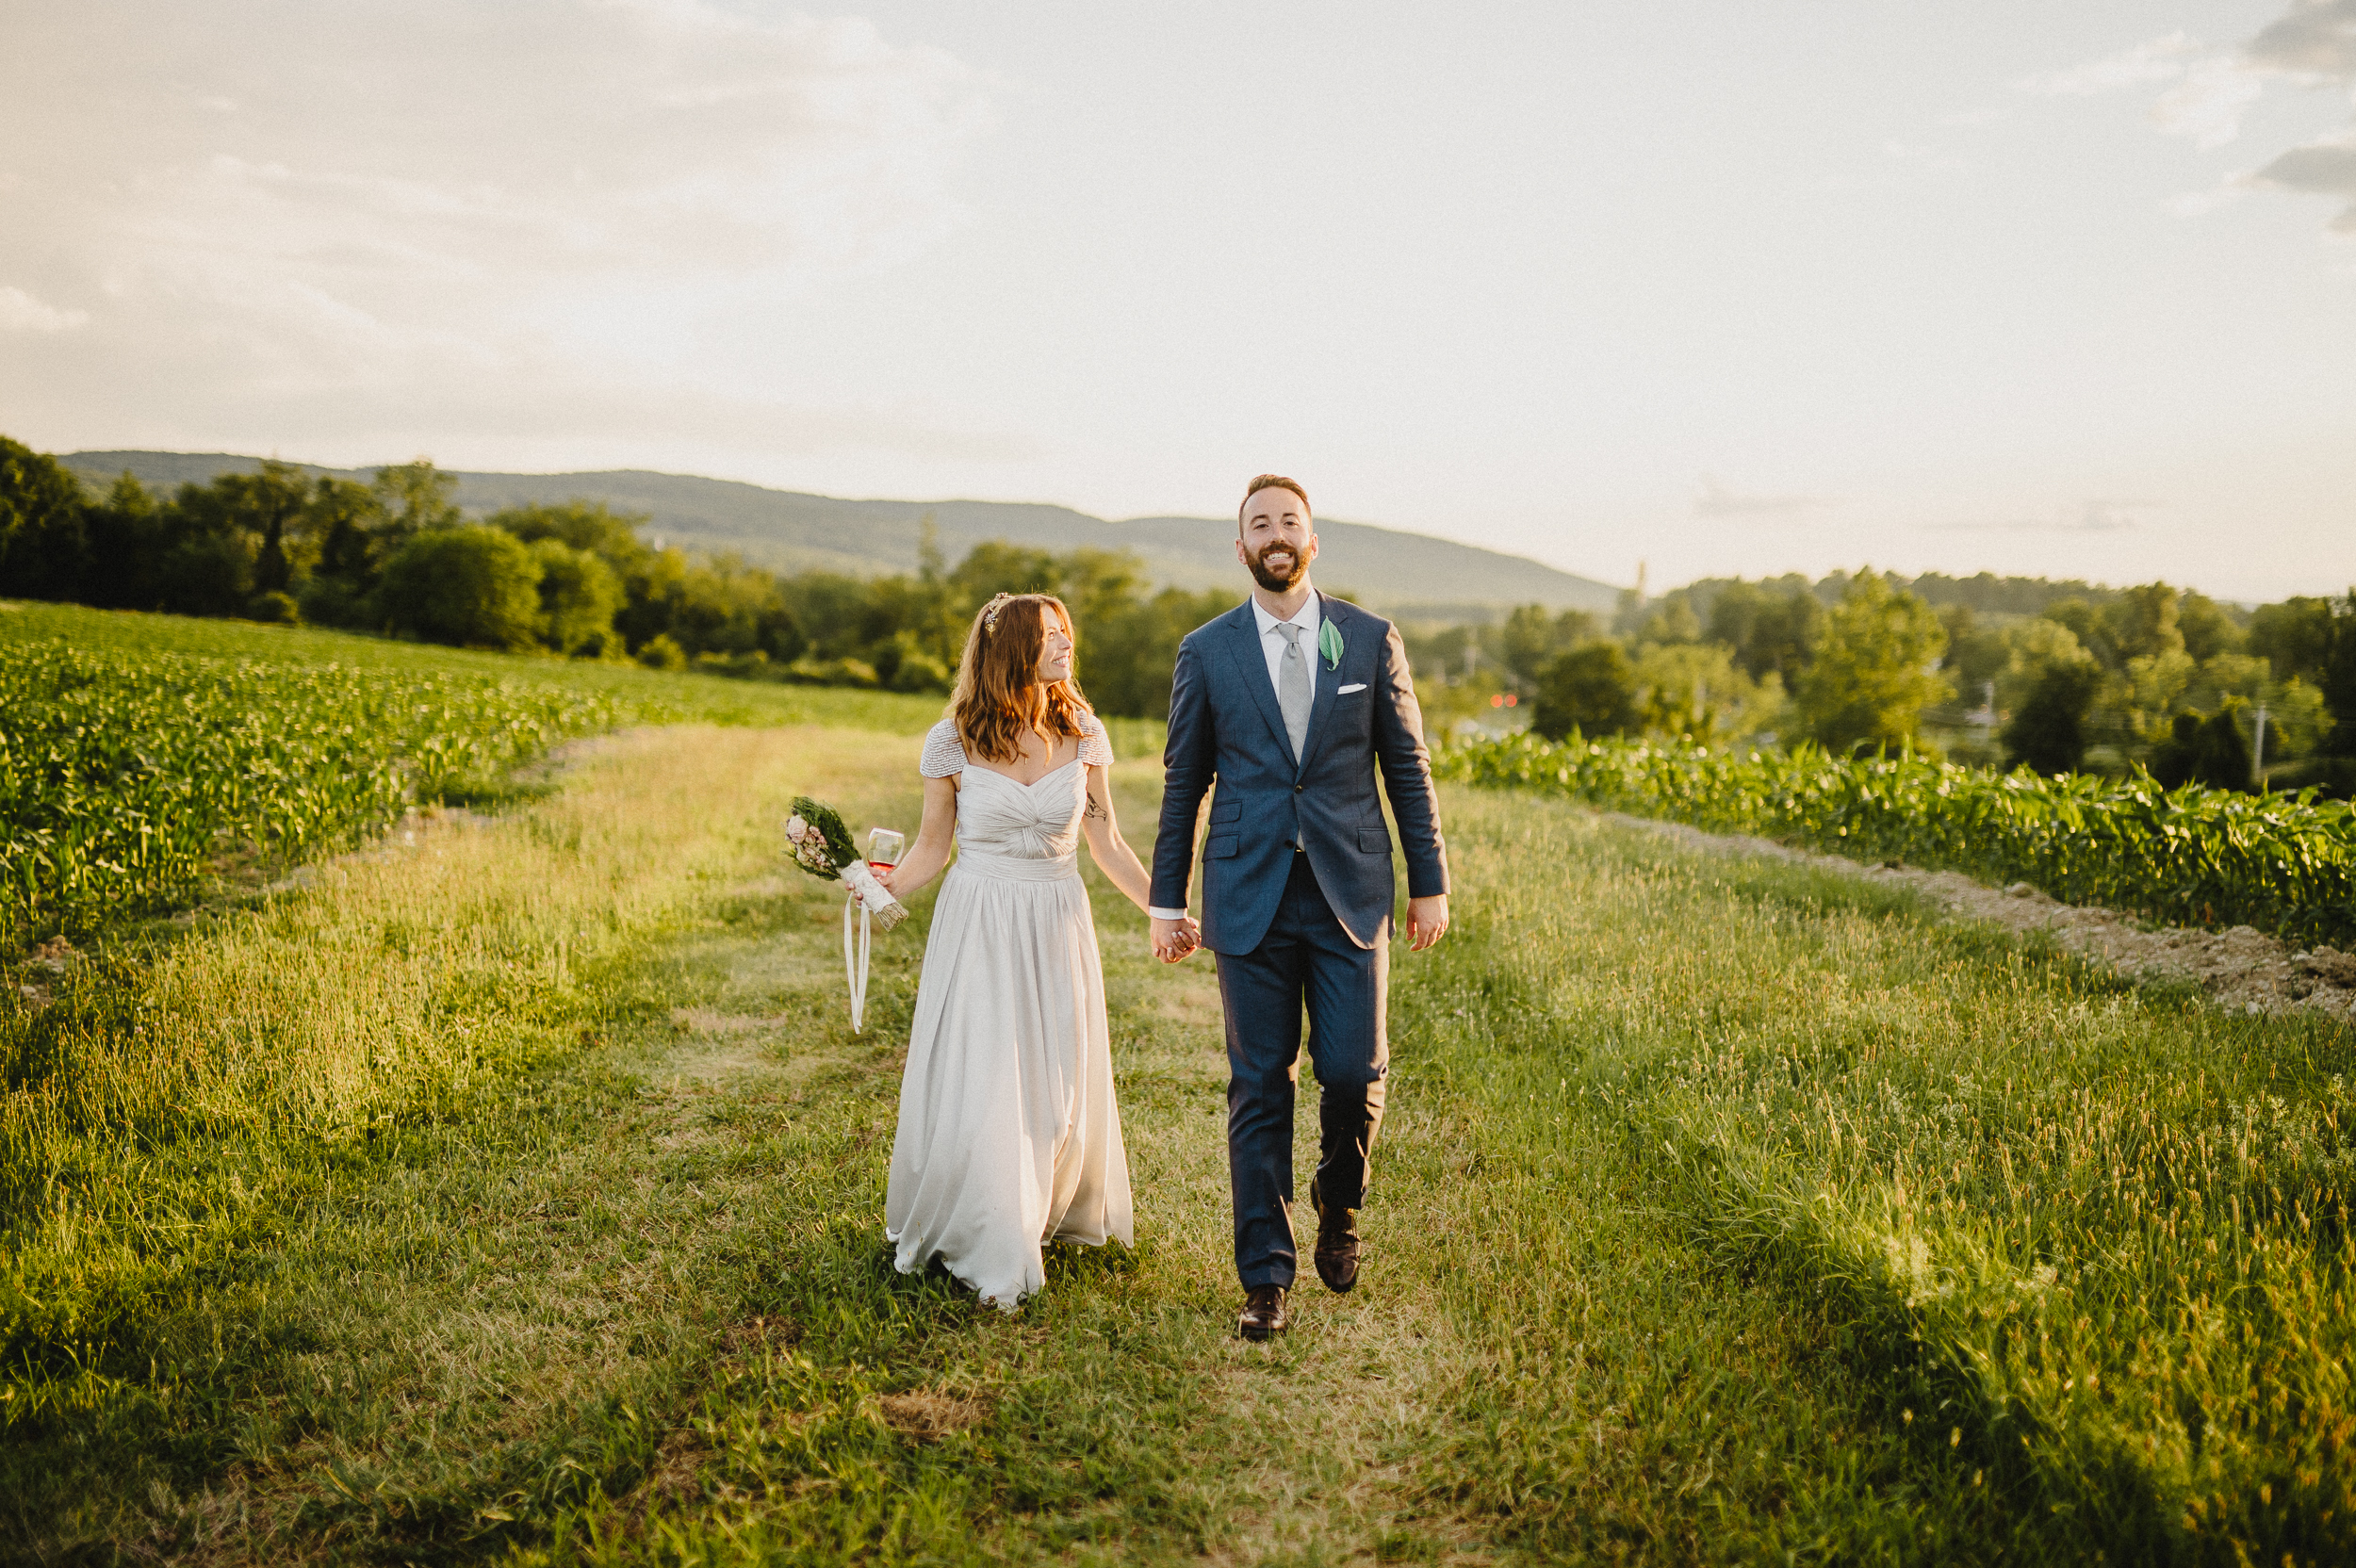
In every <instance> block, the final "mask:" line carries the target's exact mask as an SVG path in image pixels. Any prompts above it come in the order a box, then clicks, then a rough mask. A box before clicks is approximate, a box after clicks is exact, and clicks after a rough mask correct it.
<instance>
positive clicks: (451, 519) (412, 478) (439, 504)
mask: <svg viewBox="0 0 2356 1568" xmlns="http://www.w3.org/2000/svg"><path fill="white" fill-rule="evenodd" d="M368 487H369V489H371V490H373V491H374V492H375V493H376V498H377V504H378V505H380V506H382V507H383V508H384V532H385V536H386V537H387V538H388V539H389V540H390V541H391V543H392V545H393V546H394V547H396V548H398V547H400V546H401V545H402V544H403V543H405V542H407V541H408V540H410V539H413V538H415V537H416V536H417V535H418V534H420V533H428V532H431V531H434V530H435V529H444V528H456V527H458V525H459V524H461V523H463V522H465V521H466V514H465V513H464V512H462V511H460V510H459V507H458V500H457V495H458V476H457V475H455V474H446V473H444V472H442V471H441V470H440V469H439V468H436V467H435V466H434V461H433V459H431V458H425V457H420V458H418V459H417V461H415V462H413V463H392V464H387V465H386V466H384V467H382V468H379V469H378V470H377V471H376V477H375V479H374V481H373V482H371V483H370V485H369V486H368Z"/></svg>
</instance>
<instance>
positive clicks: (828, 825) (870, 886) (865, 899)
mask: <svg viewBox="0 0 2356 1568" xmlns="http://www.w3.org/2000/svg"><path fill="white" fill-rule="evenodd" d="M785 841H786V845H785V847H786V853H787V854H788V855H791V856H792V857H793V858H794V864H795V865H797V866H799V867H801V868H802V869H803V870H804V871H806V872H808V873H810V874H811V875H812V876H823V877H825V878H826V880H827V881H829V882H840V883H842V884H843V886H844V887H846V888H848V889H850V890H851V896H852V897H853V898H854V899H856V900H858V901H859V907H860V908H862V909H865V910H866V911H868V912H869V913H870V914H872V915H874V916H875V923H876V924H877V925H880V926H882V927H883V928H884V929H885V930H887V931H889V930H891V929H892V927H893V926H895V925H897V924H899V923H901V922H902V921H904V920H906V919H907V918H908V906H907V905H905V904H903V903H901V902H900V901H899V900H898V899H896V898H894V897H892V894H891V893H890V892H888V891H887V890H885V888H884V885H883V884H882V883H880V882H878V881H876V880H875V871H874V870H873V869H872V868H871V867H870V866H869V865H868V863H867V861H866V859H865V858H863V857H861V856H860V854H859V849H858V847H857V846H856V845H854V844H853V843H852V842H851V830H850V829H849V828H847V827H845V826H843V818H842V817H841V815H839V814H838V813H837V812H836V811H835V809H834V808H833V807H831V806H824V805H821V804H820V803H819V802H817V801H814V800H812V799H810V796H808V795H795V796H794V814H793V815H792V816H790V817H788V818H786V819H785Z"/></svg>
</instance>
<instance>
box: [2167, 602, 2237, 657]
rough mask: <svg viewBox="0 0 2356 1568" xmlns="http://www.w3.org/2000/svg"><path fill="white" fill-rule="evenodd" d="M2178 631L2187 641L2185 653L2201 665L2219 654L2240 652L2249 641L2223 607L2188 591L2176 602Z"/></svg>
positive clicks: (2185, 642)
mask: <svg viewBox="0 0 2356 1568" xmlns="http://www.w3.org/2000/svg"><path fill="white" fill-rule="evenodd" d="M2176 629H2177V632H2178V633H2179V634H2180V635H2181V636H2182V637H2183V638H2184V651H2185V652H2186V653H2189V654H2191V655H2192V657H2193V659H2194V661H2195V662H2198V663H2202V664H2205V663H2207V662H2209V661H2210V660H2212V659H2215V658H2217V656H2218V655H2220V654H2232V653H2238V652H2240V651H2241V649H2242V646H2243V645H2244V644H2245V643H2246V642H2247V641H2248V635H2247V634H2246V633H2245V632H2244V631H2243V630H2242V629H2241V628H2240V627H2238V626H2235V625H2234V624H2233V617H2232V616H2231V615H2228V614H2227V613H2225V609H2224V607H2223V606H2222V605H2220V604H2218V603H2217V601H2216V600H2215V599H2213V598H2211V597H2209V596H2208V595H2206V594H2196V593H2194V592H2193V591H2192V590H2191V589H2189V588H2187V589H2185V590H2184V593H2183V594H2181V595H2179V596H2177V599H2176Z"/></svg>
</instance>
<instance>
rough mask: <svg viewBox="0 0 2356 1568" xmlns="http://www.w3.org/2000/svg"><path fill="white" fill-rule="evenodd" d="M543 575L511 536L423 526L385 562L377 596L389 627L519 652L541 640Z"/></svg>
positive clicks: (527, 551) (471, 527) (441, 640)
mask: <svg viewBox="0 0 2356 1568" xmlns="http://www.w3.org/2000/svg"><path fill="white" fill-rule="evenodd" d="M540 575H541V568H540V563H539V561H538V560H537V559H535V558H534V557H533V555H532V551H531V550H530V549H529V548H527V547H525V546H524V544H523V543H522V541H520V540H518V539H517V538H516V537H515V535H514V534H512V533H507V532H503V531H500V530H499V529H493V528H483V527H481V526H479V525H467V526H464V527H459V528H434V529H428V530H427V531H424V532H422V533H419V534H417V535H416V536H414V537H413V538H411V539H410V540H409V541H408V542H407V543H406V544H403V545H402V546H401V548H400V549H398V550H396V551H395V552H394V553H393V558H392V559H391V560H390V561H387V562H386V563H385V564H384V581H383V583H381V584H380V585H379V586H378V588H377V594H376V598H377V604H378V606H379V608H380V609H381V610H382V611H383V613H384V618H385V620H386V622H387V623H388V624H390V625H391V626H392V627H393V628H394V629H396V630H399V631H404V632H408V633H411V634H413V635H415V636H418V637H422V638H424V639H425V640H426V641H428V642H433V643H452V644H456V645H460V646H464V647H492V648H506V649H511V650H514V649H522V648H528V647H532V646H533V645H535V644H537V643H538V642H539V632H540V618H541V609H540Z"/></svg>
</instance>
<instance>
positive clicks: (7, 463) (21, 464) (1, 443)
mask: <svg viewBox="0 0 2356 1568" xmlns="http://www.w3.org/2000/svg"><path fill="white" fill-rule="evenodd" d="M84 503H85V498H84V497H83V494H82V482H81V481H80V480H78V479H75V478H74V475H73V473H72V472H71V471H69V470H68V469H67V468H66V466H64V465H63V464H61V463H59V462H58V461H57V459H56V458H54V457H51V456H48V455H47V454H46V453H43V452H37V451H35V450H33V449H32V448H30V447H27V446H25V444H24V443H23V442H20V441H11V440H9V439H8V437H7V436H5V435H0V551H5V550H7V549H8V547H9V546H10V545H11V544H12V543H13V542H14V541H15V540H16V538H17V537H18V536H19V535H20V534H48V533H51V532H62V531H78V528H79V524H80V522H81V515H82V508H83V505H84ZM5 559H6V557H5V555H0V560H5Z"/></svg>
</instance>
